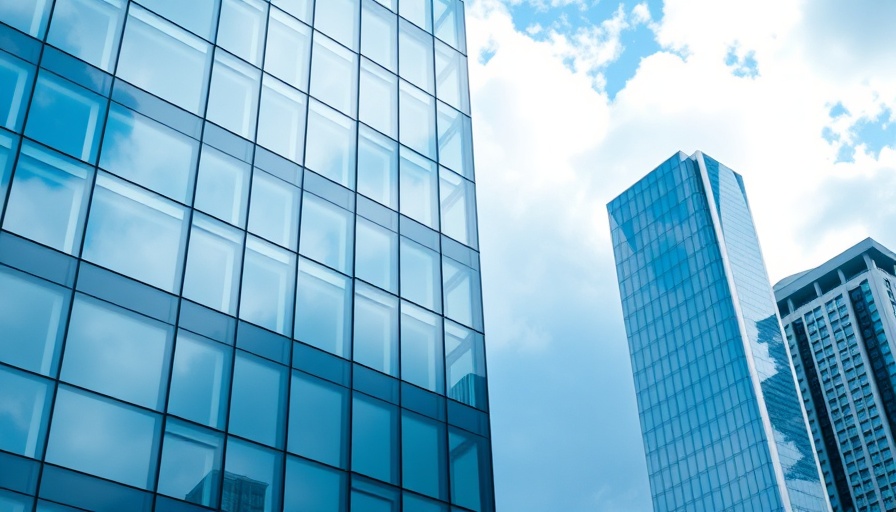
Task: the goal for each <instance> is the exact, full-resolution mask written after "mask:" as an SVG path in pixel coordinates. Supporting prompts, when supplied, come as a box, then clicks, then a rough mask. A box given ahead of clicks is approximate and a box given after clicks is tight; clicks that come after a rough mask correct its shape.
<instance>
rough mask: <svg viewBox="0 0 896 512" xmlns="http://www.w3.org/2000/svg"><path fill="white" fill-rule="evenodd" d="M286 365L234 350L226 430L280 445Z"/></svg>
mask: <svg viewBox="0 0 896 512" xmlns="http://www.w3.org/2000/svg"><path fill="white" fill-rule="evenodd" d="M286 377H287V375H286V368H284V367H283V366H280V365H278V364H274V363H271V362H268V361H265V360H264V359H261V358H259V357H255V356H253V355H250V354H247V353H245V352H240V351H238V352H237V354H236V361H235V362H234V364H233V388H232V391H231V395H230V424H229V426H228V429H229V430H230V432H231V433H233V434H236V435H238V436H242V437H246V438H248V439H252V440H253V441H258V442H259V443H264V444H266V445H269V446H275V447H279V446H282V444H283V421H282V419H281V418H282V416H283V409H284V401H285V398H286Z"/></svg>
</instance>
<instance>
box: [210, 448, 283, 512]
mask: <svg viewBox="0 0 896 512" xmlns="http://www.w3.org/2000/svg"><path fill="white" fill-rule="evenodd" d="M282 461H283V459H282V455H281V454H280V453H277V452H275V451H273V450H268V449H266V448H262V447H260V446H256V445H253V444H250V443H247V442H245V441H240V440H239V439H234V438H232V437H231V438H228V439H227V462H226V464H225V466H224V487H223V489H224V491H223V499H222V500H221V510H223V511H224V512H245V511H246V509H247V504H249V503H251V504H252V505H251V507H252V508H251V510H252V512H273V511H275V510H280V485H281V482H280V479H281V477H282V475H283V462H282Z"/></svg>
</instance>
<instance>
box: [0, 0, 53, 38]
mask: <svg viewBox="0 0 896 512" xmlns="http://www.w3.org/2000/svg"><path fill="white" fill-rule="evenodd" d="M52 5H53V2H52V1H51V0H16V1H15V2H3V3H2V4H0V21H2V22H3V23H6V24H7V25H9V26H11V27H15V28H17V29H19V30H21V31H22V32H25V33H26V34H28V35H29V36H32V37H36V38H38V39H43V37H44V31H45V30H46V29H47V16H49V14H50V7H52Z"/></svg>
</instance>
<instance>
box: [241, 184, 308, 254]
mask: <svg viewBox="0 0 896 512" xmlns="http://www.w3.org/2000/svg"><path fill="white" fill-rule="evenodd" d="M299 192H300V190H299V188H298V187H296V186H295V185H293V184H291V183H287V182H285V181H283V180H281V179H278V178H275V177H273V176H271V175H270V174H268V173H266V172H263V171H260V170H258V169H256V170H255V172H254V174H253V176H252V201H251V203H250V204H251V206H250V207H249V231H251V232H252V233H255V234H256V235H259V236H261V237H263V238H266V239H268V240H270V241H271V242H274V243H275V244H278V245H281V246H283V247H286V248H289V249H292V250H296V243H297V241H298V236H299V228H298V225H299V201H300V199H299Z"/></svg>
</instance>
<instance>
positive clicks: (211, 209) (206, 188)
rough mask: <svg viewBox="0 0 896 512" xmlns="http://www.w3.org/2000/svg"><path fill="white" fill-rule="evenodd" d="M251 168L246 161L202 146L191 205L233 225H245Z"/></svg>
mask: <svg viewBox="0 0 896 512" xmlns="http://www.w3.org/2000/svg"><path fill="white" fill-rule="evenodd" d="M250 171H251V166H250V165H249V164H247V163H246V162H243V161H242V160H238V159H236V158H233V157H232V156H230V155H227V154H225V153H222V152H221V151H218V150H217V149H214V148H212V147H211V146H202V158H201V159H200V161H199V176H198V177H197V178H196V198H195V199H194V206H195V207H196V208H198V209H200V210H202V211H204V212H205V213H208V214H210V215H213V216H215V217H217V218H219V219H221V220H223V221H225V222H229V223H231V224H233V225H235V226H239V227H243V226H245V224H246V205H247V204H248V197H249V175H250Z"/></svg>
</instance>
